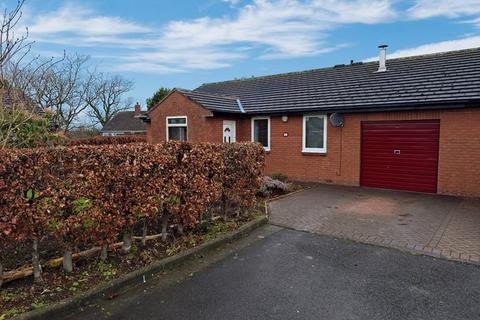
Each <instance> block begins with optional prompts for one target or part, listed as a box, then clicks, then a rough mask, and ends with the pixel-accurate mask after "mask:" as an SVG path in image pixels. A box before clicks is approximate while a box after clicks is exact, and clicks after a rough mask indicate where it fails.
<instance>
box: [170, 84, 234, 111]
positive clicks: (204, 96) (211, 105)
mask: <svg viewBox="0 0 480 320" xmlns="http://www.w3.org/2000/svg"><path fill="white" fill-rule="evenodd" d="M177 91H179V92H181V93H183V94H184V95H186V96H187V97H188V98H190V99H191V100H193V101H196V102H198V103H199V104H201V105H202V106H204V107H205V108H207V109H209V110H212V111H218V112H230V113H238V112H242V110H241V109H240V107H239V103H238V98H237V97H233V96H227V95H225V94H209V93H204V92H200V91H188V90H183V89H177Z"/></svg>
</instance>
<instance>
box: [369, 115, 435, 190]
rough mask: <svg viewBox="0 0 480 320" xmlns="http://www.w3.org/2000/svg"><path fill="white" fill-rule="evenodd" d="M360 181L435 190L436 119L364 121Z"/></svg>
mask: <svg viewBox="0 0 480 320" xmlns="http://www.w3.org/2000/svg"><path fill="white" fill-rule="evenodd" d="M361 127H362V129H361V130H362V137H361V139H362V141H361V143H362V144H361V171H360V184H361V185H362V186H366V187H373V188H385V189H397V190H408V191H416V192H429V193H436V192H437V176H438V150H439V136H440V121H439V120H419V121H363V122H362V126H361Z"/></svg>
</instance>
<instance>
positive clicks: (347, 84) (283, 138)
mask: <svg viewBox="0 0 480 320" xmlns="http://www.w3.org/2000/svg"><path fill="white" fill-rule="evenodd" d="M145 120H146V122H147V140H148V141H149V142H151V143H158V142H162V141H165V140H170V139H178V140H188V141H192V142H197V141H210V142H218V143H220V142H235V141H254V142H259V143H261V144H263V146H264V147H265V150H266V152H267V157H266V159H267V160H266V173H267V174H272V173H276V172H280V173H284V174H286V175H288V176H289V177H290V178H292V179H297V180H302V181H317V182H324V183H334V184H340V185H351V186H368V187H376V188H388V189H399V190H410V191H418V192H430V193H440V194H454V195H466V196H477V197H478V196H480V48H478V49H471V50H462V51H452V52H447V53H441V54H433V55H423V56H414V57H408V58H399V59H389V60H388V61H387V60H386V53H385V47H381V48H380V62H368V63H361V62H358V63H351V64H349V65H337V66H334V67H331V68H323V69H316V70H309V71H304V72H295V73H287V74H278V75H272V76H265V77H255V78H248V79H242V80H232V81H225V82H219V83H210V84H204V85H202V86H200V87H199V88H197V89H195V90H193V91H187V90H174V91H173V92H172V93H171V94H170V95H169V96H167V97H166V98H165V99H164V100H163V101H161V102H160V103H159V104H158V105H157V106H156V107H154V108H153V109H152V110H151V111H150V112H149V113H148V114H147V117H146V119H145Z"/></svg>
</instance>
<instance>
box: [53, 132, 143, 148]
mask: <svg viewBox="0 0 480 320" xmlns="http://www.w3.org/2000/svg"><path fill="white" fill-rule="evenodd" d="M146 141H147V137H146V136H142V135H130V136H111V137H108V136H106V137H104V136H95V137H87V138H79V139H66V140H63V141H62V142H61V143H59V144H61V145H64V146H69V147H73V146H83V145H94V146H100V145H106V144H129V143H141V142H146Z"/></svg>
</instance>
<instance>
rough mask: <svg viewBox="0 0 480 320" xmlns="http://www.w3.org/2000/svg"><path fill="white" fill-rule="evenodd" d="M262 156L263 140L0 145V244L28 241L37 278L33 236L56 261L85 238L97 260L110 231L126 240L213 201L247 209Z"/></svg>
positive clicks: (187, 219) (196, 217)
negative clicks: (51, 243) (55, 249)
mask: <svg viewBox="0 0 480 320" xmlns="http://www.w3.org/2000/svg"><path fill="white" fill-rule="evenodd" d="M263 165H264V152H263V148H262V147H261V146H259V145H254V144H250V143H244V144H231V145H227V144H224V145H215V144H208V143H202V144H190V143H179V142H168V143H164V144H159V145H150V144H144V143H134V144H113V145H98V146H92V145H88V146H71V147H55V148H37V149H3V150H0V212H2V214H1V215H0V237H1V239H0V243H3V246H4V247H5V246H7V245H9V246H15V245H17V244H19V243H23V242H25V241H30V242H31V243H32V245H33V246H32V248H33V249H32V257H33V259H32V264H33V268H34V276H35V280H37V281H41V268H40V263H39V256H38V255H39V248H38V245H39V240H40V239H42V238H48V239H55V243H58V245H59V246H61V248H62V249H63V251H64V252H65V255H64V257H65V259H64V260H68V259H69V257H70V259H71V255H72V252H76V251H78V250H79V248H86V247H89V246H93V245H95V246H102V248H103V249H104V250H102V253H103V254H102V258H104V259H105V258H106V253H107V247H108V245H109V244H112V243H113V242H115V241H116V240H117V239H118V237H119V236H120V235H123V236H124V240H125V241H124V244H125V243H127V244H128V241H127V240H129V239H131V235H132V227H133V226H134V225H137V224H143V225H144V226H146V225H151V224H152V223H154V222H156V221H158V219H160V220H161V221H162V229H163V230H162V234H163V236H164V237H166V226H167V224H168V223H175V224H177V225H179V226H181V227H182V230H183V226H185V227H193V226H195V225H196V224H198V223H199V221H200V220H201V217H202V216H203V215H204V213H205V212H207V211H208V210H209V209H211V208H212V207H214V206H215V205H216V204H218V203H222V204H223V208H224V210H225V211H228V208H229V207H231V206H235V207H237V208H239V209H245V208H248V207H249V206H251V205H252V203H253V201H254V197H255V193H256V191H257V189H258V187H259V186H260V184H261V181H262V172H263ZM144 230H146V228H144ZM144 233H145V232H144ZM144 236H145V234H144ZM1 246H2V244H0V250H1V249H2V248H1ZM3 249H4V248H3ZM0 259H1V256H0ZM0 262H1V261H0ZM70 264H71V262H70ZM64 266H65V264H64ZM69 268H70V270H69V271H71V266H70V267H69ZM69 268H68V267H67V270H68V269H69ZM0 269H1V266H0Z"/></svg>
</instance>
